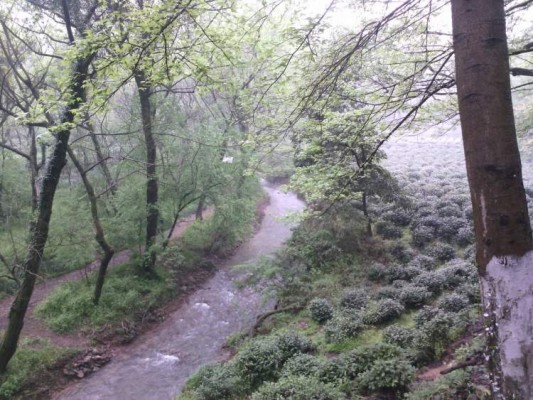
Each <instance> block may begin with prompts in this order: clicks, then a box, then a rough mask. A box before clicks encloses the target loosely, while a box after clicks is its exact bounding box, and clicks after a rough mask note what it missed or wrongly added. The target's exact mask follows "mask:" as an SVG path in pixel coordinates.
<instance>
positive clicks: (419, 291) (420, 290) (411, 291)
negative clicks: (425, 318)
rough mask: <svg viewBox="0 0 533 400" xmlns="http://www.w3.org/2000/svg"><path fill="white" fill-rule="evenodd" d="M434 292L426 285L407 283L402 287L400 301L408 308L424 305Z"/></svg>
mask: <svg viewBox="0 0 533 400" xmlns="http://www.w3.org/2000/svg"><path fill="white" fill-rule="evenodd" d="M431 295H432V293H431V292H430V291H429V290H427V288H426V287H424V286H415V285H406V286H404V287H403V288H402V290H401V294H400V301H401V302H402V304H403V305H405V306H406V307H407V308H416V307H421V306H422V305H424V304H425V303H426V302H427V301H428V300H429V299H430V298H431Z"/></svg>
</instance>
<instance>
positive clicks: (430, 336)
mask: <svg viewBox="0 0 533 400" xmlns="http://www.w3.org/2000/svg"><path fill="white" fill-rule="evenodd" d="M463 330H464V324H460V323H459V320H457V319H456V318H455V316H454V315H453V314H450V313H445V312H443V311H437V312H436V313H435V314H434V315H433V317H432V318H430V319H429V320H428V321H426V322H425V323H422V325H421V327H420V335H419V338H418V340H419V341H420V342H419V344H418V346H417V347H418V348H419V349H420V350H421V351H422V353H423V354H424V355H425V356H426V357H428V358H429V359H430V360H436V359H439V358H441V357H442V355H443V354H444V353H445V352H446V349H447V347H448V346H449V345H450V344H451V343H452V342H453V341H454V340H455V339H457V338H458V337H459V336H460V335H461V333H462V332H463Z"/></svg>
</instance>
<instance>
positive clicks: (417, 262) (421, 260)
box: [409, 254, 435, 271]
mask: <svg viewBox="0 0 533 400" xmlns="http://www.w3.org/2000/svg"><path fill="white" fill-rule="evenodd" d="M409 265H411V266H412V267H416V268H420V269H425V270H427V271H429V270H432V269H433V268H435V259H434V258H433V257H430V256H428V255H425V254H419V255H417V256H416V257H415V258H414V259H413V260H412V261H411V262H410V263H409Z"/></svg>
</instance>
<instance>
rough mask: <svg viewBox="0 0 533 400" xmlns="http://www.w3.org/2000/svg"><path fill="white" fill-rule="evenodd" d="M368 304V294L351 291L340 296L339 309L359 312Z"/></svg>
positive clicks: (358, 290)
mask: <svg viewBox="0 0 533 400" xmlns="http://www.w3.org/2000/svg"><path fill="white" fill-rule="evenodd" d="M367 304H368V294H367V292H366V291H365V290H364V289H351V290H348V291H346V292H344V293H343V294H342V298H341V301H340V306H341V308H343V309H345V310H355V311H357V310H361V309H362V308H365V307H366V305H367Z"/></svg>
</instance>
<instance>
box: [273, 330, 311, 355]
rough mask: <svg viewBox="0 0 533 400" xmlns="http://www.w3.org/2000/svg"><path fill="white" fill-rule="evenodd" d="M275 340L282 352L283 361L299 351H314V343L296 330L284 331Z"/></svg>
mask: <svg viewBox="0 0 533 400" xmlns="http://www.w3.org/2000/svg"><path fill="white" fill-rule="evenodd" d="M275 342H276V344H277V346H278V348H279V350H280V351H281V353H282V358H283V362H285V361H286V360H288V359H289V358H291V357H293V356H294V355H296V354H298V353H306V352H309V351H313V349H314V347H313V343H312V342H311V341H310V340H309V339H307V338H306V337H303V336H301V335H298V334H297V333H295V332H290V331H289V332H284V333H282V334H279V335H277V336H276V337H275Z"/></svg>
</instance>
